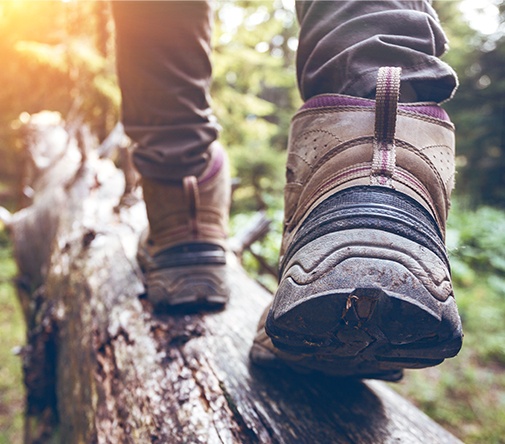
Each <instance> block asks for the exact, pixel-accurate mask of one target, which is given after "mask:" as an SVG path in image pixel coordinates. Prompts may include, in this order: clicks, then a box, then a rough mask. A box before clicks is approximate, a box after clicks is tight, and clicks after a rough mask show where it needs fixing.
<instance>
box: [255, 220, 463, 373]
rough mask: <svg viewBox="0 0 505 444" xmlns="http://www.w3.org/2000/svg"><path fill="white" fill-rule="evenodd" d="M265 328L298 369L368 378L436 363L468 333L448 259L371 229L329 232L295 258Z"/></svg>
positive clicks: (454, 351)
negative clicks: (290, 355) (295, 360)
mask: <svg viewBox="0 0 505 444" xmlns="http://www.w3.org/2000/svg"><path fill="white" fill-rule="evenodd" d="M265 329H266V332H267V334H268V335H269V336H270V338H271V339H272V342H273V344H274V345H275V346H276V347H277V348H278V349H279V350H281V351H284V352H287V353H290V354H293V355H298V356H299V359H298V360H297V363H296V365H297V366H298V367H305V368H308V369H313V370H320V371H323V372H325V373H329V374H333V375H340V376H362V377H368V375H374V374H377V375H380V374H384V373H385V372H386V373H387V372H389V373H391V372H396V371H399V370H401V369H404V368H423V367H430V366H434V365H437V364H440V363H441V362H442V361H443V360H444V359H446V358H449V357H453V356H455V355H456V354H457V353H458V351H459V350H460V348H461V344H462V336H463V335H462V329H461V321H460V319H459V315H458V312H457V308H456V303H455V301H454V297H453V295H452V286H451V282H450V275H449V271H448V269H447V266H446V264H445V263H444V262H443V261H442V260H441V259H440V257H439V256H437V255H436V254H434V253H433V252H432V251H430V250H429V249H428V248H425V247H423V246H421V245H419V244H418V243H416V242H414V241H412V240H410V239H407V238H405V237H403V236H399V235H396V234H394V233H391V232H386V231H381V230H374V229H352V230H342V231H339V232H336V233H329V234H326V235H323V236H321V237H319V238H317V239H314V240H312V241H311V242H309V243H307V244H306V245H304V246H302V247H301V248H300V249H299V250H298V251H297V252H296V253H294V254H293V255H291V257H290V259H289V262H288V263H287V264H286V266H285V267H284V273H283V279H282V281H281V283H280V286H279V289H278V291H277V293H276V297H275V300H274V304H273V306H272V309H271V310H270V313H269V315H268V318H267V321H266V325H265Z"/></svg>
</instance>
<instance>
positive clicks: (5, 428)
mask: <svg viewBox="0 0 505 444" xmlns="http://www.w3.org/2000/svg"><path fill="white" fill-rule="evenodd" d="M15 273H16V266H15V264H14V261H13V260H12V252H11V250H10V248H9V242H8V240H7V235H6V233H5V231H4V230H3V228H1V227H0V337H1V338H2V341H1V343H2V347H0V362H1V365H0V399H1V402H0V443H5V444H7V443H9V444H11V443H21V442H22V433H21V430H22V425H23V415H22V413H23V402H24V400H23V390H22V370H21V359H20V358H19V357H17V356H14V355H13V353H12V349H13V348H14V347H19V346H21V345H22V344H23V343H24V320H23V316H22V313H21V309H20V307H19V306H18V304H17V301H16V294H15V291H14V287H13V285H12V279H13V278H14V275H15Z"/></svg>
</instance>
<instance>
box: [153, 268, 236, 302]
mask: <svg viewBox="0 0 505 444" xmlns="http://www.w3.org/2000/svg"><path fill="white" fill-rule="evenodd" d="M146 286H147V294H148V300H149V301H150V302H151V303H152V304H153V305H154V306H155V307H156V308H163V307H166V308H170V307H181V308H182V307H198V308H200V307H207V308H209V309H218V308H221V307H223V306H224V305H225V304H226V303H227V301H228V299H229V284H228V276H227V271H226V265H193V266H189V267H188V266H185V267H172V268H163V269H159V270H153V271H151V272H150V273H149V274H148V276H147V282H146Z"/></svg>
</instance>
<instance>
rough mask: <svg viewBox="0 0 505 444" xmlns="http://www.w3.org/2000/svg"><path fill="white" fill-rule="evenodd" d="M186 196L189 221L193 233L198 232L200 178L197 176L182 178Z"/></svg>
mask: <svg viewBox="0 0 505 444" xmlns="http://www.w3.org/2000/svg"><path fill="white" fill-rule="evenodd" d="M182 185H183V188H184V197H185V199H186V202H187V204H188V223H189V227H190V230H191V233H192V234H193V235H194V236H197V234H198V220H197V216H198V208H199V207H200V195H199V194H198V180H197V178H196V177H195V176H186V177H184V179H182Z"/></svg>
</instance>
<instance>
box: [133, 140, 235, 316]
mask: <svg viewBox="0 0 505 444" xmlns="http://www.w3.org/2000/svg"><path fill="white" fill-rule="evenodd" d="M209 152H210V161H209V165H208V167H207V168H206V169H205V171H204V172H203V173H202V174H201V175H200V177H195V176H187V177H184V178H183V180H182V181H181V182H178V183H177V182H160V181H155V180H151V179H148V178H144V179H143V183H142V187H143V192H144V200H145V203H146V209H147V217H148V219H149V230H148V231H146V232H145V233H144V234H143V236H142V238H141V241H140V245H139V252H138V260H139V263H140V265H141V268H142V270H143V271H144V273H145V279H146V286H147V297H148V299H149V300H150V301H151V302H152V303H153V304H154V305H155V306H156V307H158V308H159V307H176V306H184V307H186V306H193V307H209V308H218V307H222V306H223V305H224V304H226V302H227V300H228V298H229V285H228V281H227V273H226V251H227V226H228V214H229V208H230V199H231V191H230V190H231V187H230V179H229V170H228V161H227V157H226V153H225V151H224V150H223V148H222V147H221V145H219V144H218V143H217V142H215V143H213V144H212V145H211V146H210V148H209Z"/></svg>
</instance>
